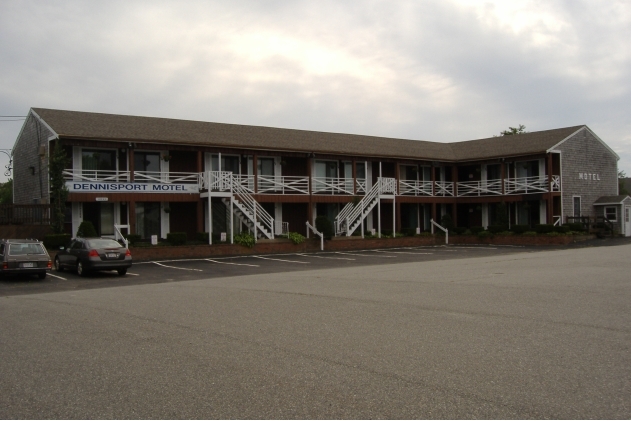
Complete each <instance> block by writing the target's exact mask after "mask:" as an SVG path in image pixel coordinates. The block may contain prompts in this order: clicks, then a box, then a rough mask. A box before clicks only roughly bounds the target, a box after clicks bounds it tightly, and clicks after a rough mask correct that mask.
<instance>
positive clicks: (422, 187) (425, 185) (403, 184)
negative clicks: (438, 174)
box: [399, 180, 432, 196]
mask: <svg viewBox="0 0 631 421" xmlns="http://www.w3.org/2000/svg"><path fill="white" fill-rule="evenodd" d="M399 194H401V195H409V196H431V195H432V182H431V181H418V180H399Z"/></svg>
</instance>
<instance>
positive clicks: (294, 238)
mask: <svg viewBox="0 0 631 421" xmlns="http://www.w3.org/2000/svg"><path fill="white" fill-rule="evenodd" d="M287 238H289V239H290V240H291V242H292V243H294V244H300V243H304V242H305V240H306V239H307V238H306V237H305V236H304V235H302V234H299V233H297V232H288V233H287Z"/></svg>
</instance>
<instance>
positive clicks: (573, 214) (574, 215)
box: [572, 195, 583, 218]
mask: <svg viewBox="0 0 631 421" xmlns="http://www.w3.org/2000/svg"><path fill="white" fill-rule="evenodd" d="M576 197H578V198H579V201H580V205H579V207H578V212H579V214H578V215H576V208H575V207H574V198H576ZM582 209H583V199H581V196H578V195H573V196H572V216H573V217H575V218H576V217H580V216H581V211H582Z"/></svg>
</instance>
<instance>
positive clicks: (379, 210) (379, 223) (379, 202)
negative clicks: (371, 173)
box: [377, 164, 381, 238]
mask: <svg viewBox="0 0 631 421" xmlns="http://www.w3.org/2000/svg"><path fill="white" fill-rule="evenodd" d="M379 165H380V166H381V164H379ZM377 200H378V202H377V212H378V216H377V229H378V230H379V237H378V238H381V199H380V198H379V197H377Z"/></svg>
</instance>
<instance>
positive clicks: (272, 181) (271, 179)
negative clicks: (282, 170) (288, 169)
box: [257, 175, 309, 194]
mask: <svg viewBox="0 0 631 421" xmlns="http://www.w3.org/2000/svg"><path fill="white" fill-rule="evenodd" d="M257 193H261V194H309V177H287V176H265V175H259V176H258V191H257Z"/></svg>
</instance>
